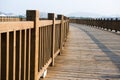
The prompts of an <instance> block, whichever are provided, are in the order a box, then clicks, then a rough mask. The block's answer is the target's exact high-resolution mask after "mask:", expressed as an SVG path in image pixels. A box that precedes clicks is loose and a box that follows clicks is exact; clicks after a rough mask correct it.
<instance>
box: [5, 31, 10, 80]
mask: <svg viewBox="0 0 120 80" xmlns="http://www.w3.org/2000/svg"><path fill="white" fill-rule="evenodd" d="M6 48H7V54H6V55H7V56H6V59H7V62H6V65H7V66H6V80H9V32H7V47H6Z"/></svg>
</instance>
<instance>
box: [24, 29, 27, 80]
mask: <svg viewBox="0 0 120 80" xmlns="http://www.w3.org/2000/svg"><path fill="white" fill-rule="evenodd" d="M24 31H25V33H24V80H26V35H27V32H26V30H24Z"/></svg>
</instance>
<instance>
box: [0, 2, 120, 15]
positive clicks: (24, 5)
mask: <svg viewBox="0 0 120 80" xmlns="http://www.w3.org/2000/svg"><path fill="white" fill-rule="evenodd" d="M28 9H29V10H30V9H32V10H34V9H36V10H39V11H40V12H52V13H57V14H65V15H67V14H70V13H75V12H86V13H94V14H99V15H104V16H110V15H118V16H120V0H0V11H1V12H7V13H14V14H25V12H26V10H28Z"/></svg>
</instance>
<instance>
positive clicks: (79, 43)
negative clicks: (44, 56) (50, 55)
mask: <svg viewBox="0 0 120 80" xmlns="http://www.w3.org/2000/svg"><path fill="white" fill-rule="evenodd" d="M119 40H120V36H119V35H116V34H115V33H111V32H107V31H103V30H99V29H97V28H93V27H89V26H84V25H78V24H71V26H70V32H69V35H68V39H67V41H66V44H65V46H64V49H63V51H62V54H61V55H60V56H58V57H57V58H56V59H55V65H54V67H49V68H48V74H47V76H46V78H45V79H43V80H107V79H109V80H120V65H119V64H120V62H119V61H120V57H119V56H120V41H119Z"/></svg>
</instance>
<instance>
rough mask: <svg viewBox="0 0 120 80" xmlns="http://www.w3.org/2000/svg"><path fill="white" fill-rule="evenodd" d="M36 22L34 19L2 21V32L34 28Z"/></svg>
mask: <svg viewBox="0 0 120 80" xmlns="http://www.w3.org/2000/svg"><path fill="white" fill-rule="evenodd" d="M33 26H34V23H33V22H32V21H25V22H24V21H23V22H0V32H1V33H3V32H10V31H17V30H21V29H23V30H24V29H28V28H33Z"/></svg>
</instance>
